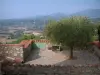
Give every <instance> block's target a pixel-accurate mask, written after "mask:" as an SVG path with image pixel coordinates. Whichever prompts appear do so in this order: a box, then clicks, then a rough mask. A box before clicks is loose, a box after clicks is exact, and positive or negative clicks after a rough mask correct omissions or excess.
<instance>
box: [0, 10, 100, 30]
mask: <svg viewBox="0 0 100 75" xmlns="http://www.w3.org/2000/svg"><path fill="white" fill-rule="evenodd" d="M70 16H87V17H89V18H91V19H92V21H93V22H98V21H100V9H87V10H83V11H80V12H76V13H73V14H67V13H66V14H64V13H54V14H50V15H44V16H36V17H31V18H24V19H8V20H7V19H6V20H0V26H5V25H6V26H9V25H20V26H21V25H22V26H25V25H26V26H29V27H32V26H33V27H35V28H43V27H44V25H46V24H47V23H48V20H60V19H62V18H66V17H70Z"/></svg>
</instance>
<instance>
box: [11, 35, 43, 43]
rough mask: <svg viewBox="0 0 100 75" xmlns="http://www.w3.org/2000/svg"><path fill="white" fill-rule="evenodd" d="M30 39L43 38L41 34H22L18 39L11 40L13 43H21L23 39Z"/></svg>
mask: <svg viewBox="0 0 100 75" xmlns="http://www.w3.org/2000/svg"><path fill="white" fill-rule="evenodd" d="M30 39H41V38H40V36H35V35H33V34H32V35H22V36H21V37H20V38H19V39H17V41H13V42H11V43H12V44H16V43H20V42H21V41H22V40H30Z"/></svg>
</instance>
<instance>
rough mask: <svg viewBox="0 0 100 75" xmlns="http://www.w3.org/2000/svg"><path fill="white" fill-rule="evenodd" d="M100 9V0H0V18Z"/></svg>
mask: <svg viewBox="0 0 100 75" xmlns="http://www.w3.org/2000/svg"><path fill="white" fill-rule="evenodd" d="M86 9H100V0H0V19H14V18H28V17H34V16H37V15H49V14H53V13H58V12H59V13H65V14H72V13H75V12H78V11H82V10H86Z"/></svg>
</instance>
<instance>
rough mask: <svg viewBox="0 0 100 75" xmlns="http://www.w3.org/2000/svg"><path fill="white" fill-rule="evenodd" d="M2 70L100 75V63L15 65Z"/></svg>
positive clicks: (14, 74) (11, 74)
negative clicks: (82, 64)
mask: <svg viewBox="0 0 100 75" xmlns="http://www.w3.org/2000/svg"><path fill="white" fill-rule="evenodd" d="M2 72H4V73H6V74H7V75H100V65H84V66H81V65H79V66H55V65H52V66H51V65H44V66H43V65H14V66H6V67H4V68H3V69H2ZM6 74H5V75H6Z"/></svg>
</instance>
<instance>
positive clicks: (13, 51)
mask: <svg viewBox="0 0 100 75" xmlns="http://www.w3.org/2000/svg"><path fill="white" fill-rule="evenodd" d="M0 56H6V57H11V58H21V59H23V46H21V45H10V44H9V45H0Z"/></svg>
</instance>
